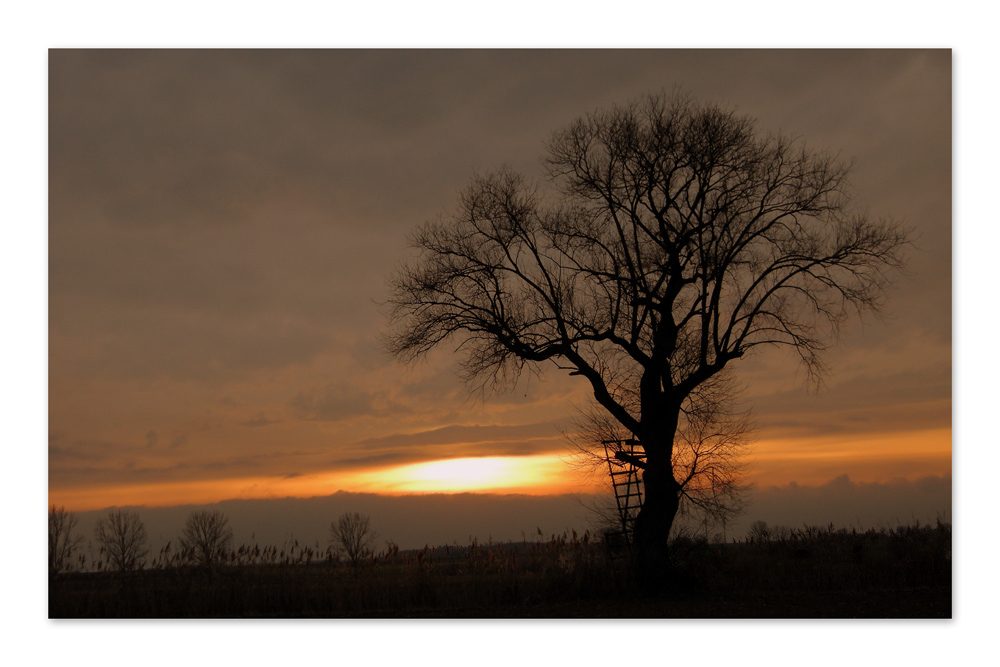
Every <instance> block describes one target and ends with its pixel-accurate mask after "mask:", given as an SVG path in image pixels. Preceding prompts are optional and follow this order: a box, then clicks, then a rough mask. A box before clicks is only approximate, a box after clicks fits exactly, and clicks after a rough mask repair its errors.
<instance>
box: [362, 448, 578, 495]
mask: <svg viewBox="0 0 1000 667" xmlns="http://www.w3.org/2000/svg"><path fill="white" fill-rule="evenodd" d="M566 478H567V474H566V463H565V462H564V461H563V460H562V459H560V458H559V457H557V456H525V457H516V458H515V457H503V456H486V457H482V458H463V459H449V460H444V461H429V462H427V463H416V464H413V465H407V466H400V467H398V468H390V469H388V470H384V471H379V472H377V473H372V474H371V475H370V476H369V479H368V480H365V479H364V478H362V480H359V481H360V482H361V484H362V485H363V486H365V485H366V482H367V483H369V484H380V485H382V486H383V488H384V492H386V493H461V492H465V491H508V492H511V491H515V490H516V491H518V492H522V493H528V492H532V491H533V492H535V493H552V492H553V491H556V490H557V489H559V488H564V487H565V486H566V482H567V481H568V480H567V479H566Z"/></svg>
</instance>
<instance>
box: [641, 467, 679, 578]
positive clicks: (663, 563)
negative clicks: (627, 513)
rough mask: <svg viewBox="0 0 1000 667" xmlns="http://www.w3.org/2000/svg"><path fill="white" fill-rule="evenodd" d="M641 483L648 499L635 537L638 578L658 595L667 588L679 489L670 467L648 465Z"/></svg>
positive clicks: (645, 499)
mask: <svg viewBox="0 0 1000 667" xmlns="http://www.w3.org/2000/svg"><path fill="white" fill-rule="evenodd" d="M667 461H668V463H669V461H670V459H669V458H668V459H667ZM642 481H643V486H644V487H645V497H644V498H643V500H642V508H641V509H640V510H639V515H638V516H637V517H636V520H635V535H634V537H635V542H634V544H635V554H634V555H635V559H636V560H635V563H636V575H637V577H638V581H639V584H640V585H642V586H643V587H644V588H646V589H648V590H650V591H651V592H656V591H659V590H662V589H663V588H664V587H665V585H666V582H667V576H668V574H669V565H670V561H669V553H668V547H667V541H668V538H669V536H670V528H671V527H672V526H673V523H674V517H675V516H676V515H677V509H678V507H679V505H680V485H679V484H677V481H676V480H675V479H674V475H673V471H672V470H671V468H670V466H669V465H667V466H662V465H652V466H650V465H647V467H646V470H645V471H643V474H642Z"/></svg>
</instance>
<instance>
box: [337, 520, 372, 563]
mask: <svg viewBox="0 0 1000 667" xmlns="http://www.w3.org/2000/svg"><path fill="white" fill-rule="evenodd" d="M376 537H377V535H376V533H375V531H374V530H373V529H372V527H371V519H370V518H369V517H368V516H366V515H364V514H359V513H358V512H345V513H344V514H341V515H340V517H339V518H338V519H337V520H336V521H333V522H332V523H331V524H330V544H331V545H333V547H334V548H335V549H336V550H337V551H338V552H339V553H342V554H343V555H345V556H346V557H347V559H348V560H349V561H351V564H352V565H357V564H358V563H359V562H360V561H361V559H362V558H365V557H366V556H369V555H370V554H371V553H372V549H371V547H372V544H374V543H375V538H376Z"/></svg>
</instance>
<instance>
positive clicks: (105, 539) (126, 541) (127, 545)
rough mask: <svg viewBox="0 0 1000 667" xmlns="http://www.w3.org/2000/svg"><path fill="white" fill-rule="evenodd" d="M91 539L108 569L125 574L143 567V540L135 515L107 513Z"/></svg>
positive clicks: (99, 522) (141, 527)
mask: <svg viewBox="0 0 1000 667" xmlns="http://www.w3.org/2000/svg"><path fill="white" fill-rule="evenodd" d="M94 536H95V537H96V538H97V542H98V543H99V544H100V545H101V552H102V553H103V554H104V555H106V556H107V558H108V564H109V566H110V567H111V568H113V569H115V570H118V571H120V572H128V571H130V570H134V569H136V568H137V567H141V566H142V565H143V564H144V563H145V559H146V554H148V553H149V550H148V549H147V548H146V542H147V536H146V527H145V525H143V523H142V519H140V518H139V515H138V514H136V513H135V512H127V511H125V510H111V511H110V512H108V515H107V516H106V517H104V518H101V519H98V521H97V527H96V528H95V529H94Z"/></svg>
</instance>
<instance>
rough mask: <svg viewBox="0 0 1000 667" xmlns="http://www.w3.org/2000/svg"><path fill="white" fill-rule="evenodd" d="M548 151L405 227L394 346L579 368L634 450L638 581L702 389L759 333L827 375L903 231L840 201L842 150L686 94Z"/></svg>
mask: <svg viewBox="0 0 1000 667" xmlns="http://www.w3.org/2000/svg"><path fill="white" fill-rule="evenodd" d="M545 164H546V167H547V170H548V179H547V180H545V181H543V182H541V183H531V182H528V181H527V180H526V179H525V178H524V177H522V176H520V175H518V174H516V173H514V172H512V171H511V170H510V169H507V168H503V169H500V170H499V171H497V172H496V173H490V174H487V175H479V176H476V177H475V178H474V179H473V180H472V183H471V185H469V186H468V187H467V189H466V190H465V191H464V192H463V193H462V195H461V197H460V199H459V204H458V208H457V212H456V213H455V214H454V216H453V217H452V218H451V219H450V220H446V221H442V222H432V223H428V224H425V225H424V226H422V227H421V228H420V229H419V231H417V232H416V234H415V236H414V238H413V240H414V245H415V246H416V247H417V248H418V249H419V250H420V251H421V255H420V258H419V259H418V260H417V261H416V262H415V263H413V264H410V265H408V266H405V267H404V268H402V269H401V270H399V271H398V272H397V273H396V274H395V275H393V276H392V278H391V279H390V286H391V296H390V298H389V304H390V306H391V311H390V319H391V322H392V325H393V328H392V330H391V332H390V333H389V335H388V341H387V342H388V348H389V350H390V352H391V353H393V354H394V355H395V356H396V357H397V358H398V359H401V360H403V361H409V360H412V359H414V358H417V357H420V356H421V355H424V354H426V353H427V352H428V351H430V350H431V349H433V348H435V347H437V346H438V345H440V344H441V343H442V342H444V341H446V340H449V339H452V338H456V339H457V343H458V347H459V349H460V350H461V351H462V352H463V353H464V354H463V358H462V364H463V366H462V368H463V372H464V374H465V377H466V380H467V381H470V382H476V383H480V384H481V386H483V387H484V388H492V389H503V388H504V387H507V386H510V385H511V384H512V383H513V382H515V381H516V379H517V378H518V377H519V376H520V374H521V373H522V372H523V371H524V370H525V369H527V370H529V371H532V372H538V371H540V370H541V369H542V367H543V365H547V364H553V365H555V366H556V367H558V368H560V369H564V370H567V371H569V372H570V374H571V375H577V376H580V377H582V378H583V379H584V380H586V381H587V382H588V383H589V384H590V386H591V388H592V390H593V394H594V400H595V401H596V403H597V404H598V405H600V407H601V408H602V409H603V410H605V411H606V412H607V413H608V414H609V415H610V416H611V417H612V418H613V419H614V421H615V422H616V423H617V424H618V425H620V426H621V427H622V429H624V431H625V432H626V433H627V434H629V435H631V437H632V438H633V439H635V440H636V441H637V446H638V449H639V450H641V452H642V453H643V455H644V461H642V462H641V463H642V467H643V468H644V469H643V482H644V486H645V496H644V498H643V505H642V508H641V511H640V512H639V515H638V518H637V520H636V524H635V540H636V544H637V546H638V555H639V565H640V573H641V575H643V576H647V577H649V578H650V579H651V580H652V578H654V577H655V576H656V574H657V572H659V571H660V568H661V566H662V563H663V562H664V558H665V556H666V548H667V538H668V535H669V533H670V527H671V525H672V523H673V520H674V517H675V515H676V513H677V511H678V508H679V506H680V499H681V494H682V489H683V487H682V483H683V481H684V477H685V471H684V466H683V465H681V466H678V465H677V464H676V463H677V458H676V452H677V451H678V448H679V447H683V446H684V444H683V442H679V440H678V433H679V429H680V428H681V427H682V424H683V416H684V415H687V414H691V413H695V412H697V410H698V409H699V406H698V403H699V391H700V390H701V389H702V388H703V387H705V386H707V385H706V383H710V382H711V381H712V380H713V378H717V377H718V376H719V375H720V373H722V372H723V370H724V369H726V368H727V366H728V365H729V364H730V363H731V362H733V361H736V360H738V359H741V358H744V357H747V356H748V355H750V354H752V353H753V352H755V351H757V350H758V349H760V348H763V347H769V346H782V347H786V348H790V349H792V350H794V351H795V352H796V353H797V354H798V356H799V357H800V359H801V360H802V363H803V364H804V366H805V368H806V369H807V371H808V375H809V377H810V378H811V379H812V380H817V379H818V378H819V377H821V376H822V374H823V371H824V366H823V362H822V352H823V351H824V350H825V349H827V348H828V347H829V345H830V344H832V343H833V342H834V341H835V340H836V338H837V334H838V332H839V329H840V327H841V325H842V324H843V323H844V322H845V321H846V320H847V318H848V317H849V316H850V315H851V314H852V313H861V312H864V311H876V312H877V311H879V309H880V308H881V306H882V304H883V300H884V296H885V291H886V288H887V287H888V285H889V283H890V279H891V277H892V275H893V273H894V270H896V269H898V268H900V267H901V266H902V261H903V256H902V253H903V249H904V246H905V245H906V243H907V232H906V230H904V229H903V228H902V227H901V225H900V224H899V223H898V222H896V221H893V220H887V219H873V218H871V217H869V215H868V214H866V213H864V212H862V211H856V210H854V208H853V207H852V206H851V200H850V196H849V194H848V189H847V185H848V182H847V177H848V173H849V165H847V164H844V163H842V162H840V161H839V160H838V159H836V158H835V157H833V156H831V155H829V154H827V153H823V152H817V151H814V150H810V149H809V148H807V147H806V146H805V145H804V144H803V143H801V142H798V141H793V140H790V139H788V138H786V137H784V136H782V135H780V134H764V133H762V132H760V131H759V130H758V129H757V127H756V122H755V121H754V120H753V119H751V118H748V117H745V116H741V115H739V114H737V113H736V112H735V111H734V110H732V109H727V108H723V107H720V106H717V105H713V104H698V103H695V102H694V101H692V100H691V99H690V98H688V97H686V96H684V95H681V94H673V95H666V94H660V95H651V96H648V97H646V98H644V99H642V100H639V101H636V102H633V103H630V104H628V105H626V106H615V107H612V108H610V109H608V110H605V111H599V112H595V113H591V114H589V115H587V116H585V117H582V118H580V119H578V120H576V121H575V122H573V123H572V124H570V125H569V126H568V127H567V128H565V129H563V130H561V131H558V132H556V133H555V134H554V135H553V137H552V139H551V140H550V141H549V142H548V145H547V157H546V160H545Z"/></svg>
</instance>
